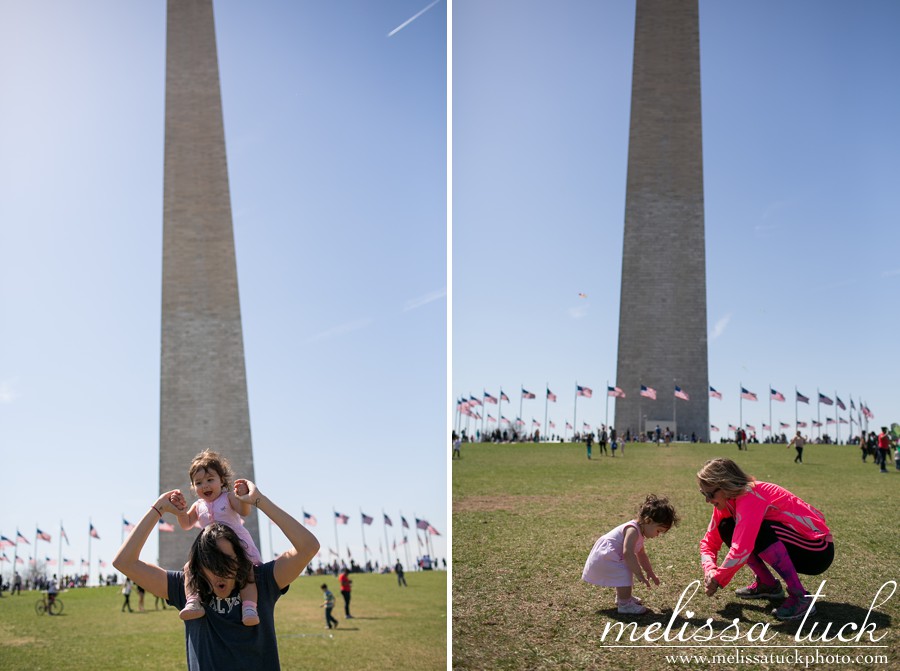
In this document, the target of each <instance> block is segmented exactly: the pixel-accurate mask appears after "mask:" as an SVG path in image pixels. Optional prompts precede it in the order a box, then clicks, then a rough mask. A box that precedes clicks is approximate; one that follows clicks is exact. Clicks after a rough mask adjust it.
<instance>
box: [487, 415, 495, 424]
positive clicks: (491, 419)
mask: <svg viewBox="0 0 900 671" xmlns="http://www.w3.org/2000/svg"><path fill="white" fill-rule="evenodd" d="M487 421H488V423H490V422H494V424H496V423H497V420H496V419H494V418H493V417H491V416H490V415H488V416H487Z"/></svg>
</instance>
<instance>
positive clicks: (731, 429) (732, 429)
mask: <svg viewBox="0 0 900 671" xmlns="http://www.w3.org/2000/svg"><path fill="white" fill-rule="evenodd" d="M728 430H729V431H737V430H738V428H737V427H736V426H735V425H734V424H729V425H728Z"/></svg>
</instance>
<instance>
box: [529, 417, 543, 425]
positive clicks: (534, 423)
mask: <svg viewBox="0 0 900 671" xmlns="http://www.w3.org/2000/svg"><path fill="white" fill-rule="evenodd" d="M531 426H537V427H540V426H541V423H540V422H539V421H537V420H536V419H535V418H534V417H532V418H531Z"/></svg>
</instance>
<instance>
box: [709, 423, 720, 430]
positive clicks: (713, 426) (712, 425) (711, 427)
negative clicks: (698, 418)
mask: <svg viewBox="0 0 900 671" xmlns="http://www.w3.org/2000/svg"><path fill="white" fill-rule="evenodd" d="M709 428H710V429H711V430H713V431H718V430H719V427H718V426H716V425H715V424H710V425H709Z"/></svg>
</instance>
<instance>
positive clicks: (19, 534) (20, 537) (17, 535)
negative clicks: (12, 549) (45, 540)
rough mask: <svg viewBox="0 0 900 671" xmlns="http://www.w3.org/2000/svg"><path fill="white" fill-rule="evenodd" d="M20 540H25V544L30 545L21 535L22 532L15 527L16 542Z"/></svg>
mask: <svg viewBox="0 0 900 671" xmlns="http://www.w3.org/2000/svg"><path fill="white" fill-rule="evenodd" d="M20 540H23V541H25V545H31V543H29V542H28V539H27V538H25V536H23V535H22V532H21V531H19V530H18V529H16V543H18V542H19V541H20Z"/></svg>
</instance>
